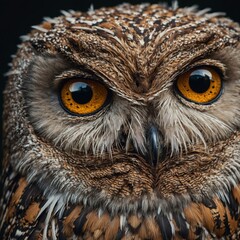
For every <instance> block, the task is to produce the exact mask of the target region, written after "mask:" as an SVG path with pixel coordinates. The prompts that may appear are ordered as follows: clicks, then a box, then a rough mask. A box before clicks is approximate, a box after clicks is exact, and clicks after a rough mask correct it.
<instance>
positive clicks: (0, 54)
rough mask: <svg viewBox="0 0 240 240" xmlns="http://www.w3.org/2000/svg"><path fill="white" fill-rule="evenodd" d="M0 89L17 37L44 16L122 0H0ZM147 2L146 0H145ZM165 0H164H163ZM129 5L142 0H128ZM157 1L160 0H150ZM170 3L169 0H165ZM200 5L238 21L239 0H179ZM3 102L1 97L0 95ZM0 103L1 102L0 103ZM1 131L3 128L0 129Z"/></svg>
mask: <svg viewBox="0 0 240 240" xmlns="http://www.w3.org/2000/svg"><path fill="white" fill-rule="evenodd" d="M0 1H1V2H0V33H1V35H0V90H1V91H2V89H3V87H4V83H5V81H6V78H5V77H4V76H3V75H4V73H6V72H7V71H8V63H9V62H10V61H11V58H10V55H11V54H14V53H15V52H16V50H17V47H16V46H17V44H19V43H20V40H19V36H21V35H24V34H26V33H28V32H29V31H30V30H31V27H30V26H32V25H37V24H39V23H40V22H41V21H42V18H43V17H44V16H48V17H55V16H58V15H59V14H60V10H69V9H74V10H79V11H86V10H87V9H88V8H89V7H90V5H91V4H93V5H94V8H99V7H101V6H113V5H116V4H120V3H122V2H126V1H121V0H108V1H106V0H102V1H101V0H84V1H83V0H40V1H36V0H0ZM146 1H147V0H146ZM166 1H167V0H166ZM128 2H130V3H132V4H137V3H141V2H142V1H137V0H135V1H134V0H129V1H128ZM148 2H151V3H157V2H159V1H151V0H149V1H148ZM168 2H169V3H170V2H171V1H170V0H168ZM196 4H197V5H199V8H200V9H202V8H206V7H210V8H211V9H212V11H215V12H216V11H218V12H219V11H220V12H226V13H227V16H229V17H230V18H232V19H234V20H235V21H238V22H240V1H239V0H179V5H180V6H191V5H196ZM0 102H1V103H2V97H1V98H0ZM0 106H2V104H1V105H0ZM1 110H2V107H0V111H1ZM1 132H2V131H1Z"/></svg>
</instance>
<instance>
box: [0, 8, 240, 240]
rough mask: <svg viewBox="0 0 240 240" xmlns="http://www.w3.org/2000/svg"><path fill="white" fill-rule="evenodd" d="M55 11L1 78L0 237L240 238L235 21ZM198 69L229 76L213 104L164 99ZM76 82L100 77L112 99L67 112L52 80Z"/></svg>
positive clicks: (156, 12)
mask: <svg viewBox="0 0 240 240" xmlns="http://www.w3.org/2000/svg"><path fill="white" fill-rule="evenodd" d="M63 14H64V16H60V17H58V18H54V19H49V18H47V19H46V21H44V22H43V23H42V24H41V25H39V26H34V30H33V31H32V32H31V33H30V34H29V35H27V36H24V37H22V39H23V43H22V44H21V45H20V46H19V50H18V52H17V55H16V57H15V58H14V60H13V63H12V70H11V71H10V72H9V74H8V75H9V81H8V84H7V87H6V90H5V93H4V99H5V106H4V162H3V169H4V173H3V176H2V178H1V179H2V183H3V194H2V196H3V197H2V198H1V201H0V219H1V224H0V236H1V239H107V240H108V239H109V240H110V239H163V240H170V239H174V240H176V239H189V240H191V239H221V238H222V239H238V238H239V237H240V230H239V229H240V226H239V222H240V220H239V211H240V173H239V168H240V144H239V143H240V132H239V127H240V124H239V123H240V107H239V106H240V100H239V99H240V98H239V93H240V71H239V69H240V46H239V40H240V28H239V25H238V24H237V23H234V22H232V21H231V20H229V19H227V18H225V17H223V16H221V14H215V13H208V12H207V11H204V10H203V11H197V10H196V9H195V8H194V7H191V8H177V7H176V6H175V7H172V8H171V7H166V6H161V5H149V4H141V5H136V6H132V5H129V4H123V5H120V6H118V7H113V8H101V9H99V10H93V9H90V10H89V11H88V12H87V13H80V12H74V11H70V12H65V11H63ZM233 63H234V64H233ZM202 65H208V66H214V67H215V68H219V69H220V70H221V71H222V72H223V76H224V80H225V82H224V83H225V89H224V90H225V91H224V94H223V95H222V97H221V98H220V99H219V101H217V102H216V103H214V104H212V105H207V106H201V105H197V104H194V103H190V102H187V101H186V100H184V99H182V98H181V97H179V96H176V95H175V94H174V93H173V90H172V89H173V85H174V81H175V79H176V77H177V76H178V75H179V74H181V73H183V72H185V71H187V70H188V69H191V68H193V67H196V66H202ZM76 75H77V76H82V77H85V78H91V79H94V80H97V81H100V82H104V83H105V84H106V86H108V87H109V88H110V89H111V90H112V92H113V100H112V103H111V104H110V105H109V106H107V107H106V108H104V109H103V110H102V111H99V112H98V113H96V114H95V115H92V116H86V117H76V116H71V115H69V114H68V113H66V112H65V111H64V110H63V109H62V108H61V106H60V104H59V101H58V96H57V92H58V87H59V82H61V81H62V80H63V79H66V78H70V77H72V76H76ZM170 110H171V111H170ZM149 122H154V123H155V124H156V125H157V126H158V128H159V129H160V130H161V132H162V133H163V135H164V147H165V148H166V157H165V159H164V161H162V162H160V163H159V164H158V165H157V166H156V168H154V167H152V166H150V165H149V164H148V163H147V162H146V160H145V159H144V157H143V154H142V153H144V152H145V151H146V139H145V127H146V125H147V124H148V123H149ZM123 135H124V136H127V141H126V143H125V145H124V146H122V143H121V137H122V136H123ZM133 149H137V150H138V151H139V152H136V151H133Z"/></svg>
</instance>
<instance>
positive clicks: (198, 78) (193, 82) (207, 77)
mask: <svg viewBox="0 0 240 240" xmlns="http://www.w3.org/2000/svg"><path fill="white" fill-rule="evenodd" d="M211 80H212V74H211V72H209V71H208V70H205V69H199V70H195V71H194V72H192V73H191V75H190V77H189V86H190V87H191V89H192V90H193V91H194V92H196V93H204V92H206V91H207V90H208V89H209V87H210V81H211Z"/></svg>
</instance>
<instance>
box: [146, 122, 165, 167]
mask: <svg viewBox="0 0 240 240" xmlns="http://www.w3.org/2000/svg"><path fill="white" fill-rule="evenodd" d="M146 139H147V148H148V149H147V153H148V154H147V155H148V156H146V159H147V160H148V161H149V163H150V164H151V165H152V166H153V167H156V165H157V164H158V162H160V161H161V160H162V158H163V153H164V149H163V135H162V133H161V132H160V131H159V130H158V128H157V127H156V126H154V125H152V124H151V126H150V127H149V129H148V130H147V132H146Z"/></svg>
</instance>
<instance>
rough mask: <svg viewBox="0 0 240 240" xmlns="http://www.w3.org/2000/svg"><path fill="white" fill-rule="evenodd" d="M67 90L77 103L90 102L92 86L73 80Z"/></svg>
mask: <svg viewBox="0 0 240 240" xmlns="http://www.w3.org/2000/svg"><path fill="white" fill-rule="evenodd" d="M69 90H70V92H71V94H72V98H73V100H74V101H75V102H76V103H79V104H86V103H88V102H90V101H91V99H92V96H93V92H92V88H91V87H90V86H89V85H88V84H87V83H85V82H75V83H73V84H71V86H70V87H69Z"/></svg>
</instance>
